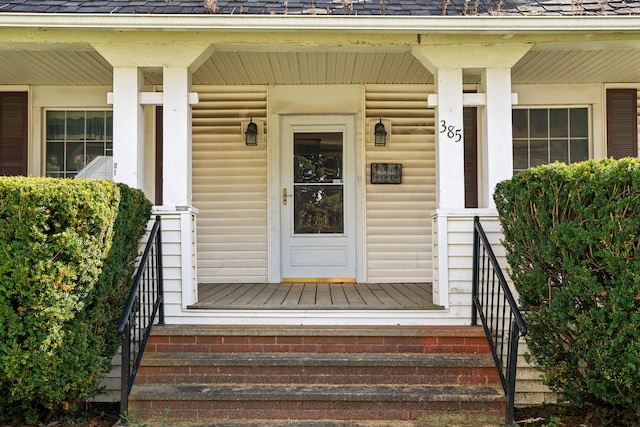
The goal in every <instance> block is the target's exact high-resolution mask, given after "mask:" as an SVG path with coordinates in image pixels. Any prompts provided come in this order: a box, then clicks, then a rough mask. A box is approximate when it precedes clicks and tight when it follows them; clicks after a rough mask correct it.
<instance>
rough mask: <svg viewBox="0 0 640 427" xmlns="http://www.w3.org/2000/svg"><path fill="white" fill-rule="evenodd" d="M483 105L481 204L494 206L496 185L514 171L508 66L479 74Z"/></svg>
mask: <svg viewBox="0 0 640 427" xmlns="http://www.w3.org/2000/svg"><path fill="white" fill-rule="evenodd" d="M481 91H483V92H484V93H485V95H486V104H485V107H484V108H483V109H482V149H481V150H480V152H481V153H482V168H481V170H482V171H483V174H484V179H482V180H480V182H481V188H480V206H482V207H489V208H495V202H494V200H493V192H494V191H495V188H496V184H497V183H498V182H500V181H504V180H505V179H509V178H511V176H512V174H513V145H512V129H511V104H512V96H511V68H487V69H485V70H484V72H483V73H482V89H481Z"/></svg>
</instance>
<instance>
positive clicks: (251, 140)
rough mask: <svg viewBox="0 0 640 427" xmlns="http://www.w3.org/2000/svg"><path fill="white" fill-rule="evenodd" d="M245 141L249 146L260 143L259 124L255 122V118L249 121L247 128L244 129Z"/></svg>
mask: <svg viewBox="0 0 640 427" xmlns="http://www.w3.org/2000/svg"><path fill="white" fill-rule="evenodd" d="M244 143H245V144H246V145H248V146H254V145H258V125H257V124H255V123H254V122H253V119H251V121H249V124H248V125H247V130H245V131H244Z"/></svg>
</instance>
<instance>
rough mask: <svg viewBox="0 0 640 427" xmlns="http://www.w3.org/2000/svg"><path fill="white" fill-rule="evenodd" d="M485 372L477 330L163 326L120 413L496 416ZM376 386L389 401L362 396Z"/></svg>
mask: <svg viewBox="0 0 640 427" xmlns="http://www.w3.org/2000/svg"><path fill="white" fill-rule="evenodd" d="M162 332H166V333H164V334H163V333H162ZM325 332H327V333H325ZM492 363H493V362H492V360H491V356H490V349H489V345H488V343H487V340H486V338H485V337H484V333H483V331H482V330H481V329H480V328H470V327H443V328H439V327H432V328H428V327H427V328H413V329H412V328H408V327H405V328H404V329H402V328H401V329H397V328H392V327H388V328H386V329H385V328H384V327H383V328H380V329H377V328H368V329H367V328H351V329H350V328H342V327H340V328H328V329H327V330H323V329H322V328H319V327H318V328H314V327H309V328H282V327H280V328H279V327H274V328H270V329H267V328H251V327H248V328H242V327H235V328H222V327H206V326H200V327H193V328H191V327H183V328H182V329H179V327H176V328H175V329H172V328H171V327H165V328H158V329H157V330H156V331H154V334H153V335H152V336H151V337H150V338H149V341H148V344H147V348H146V350H145V358H143V362H142V366H140V369H139V371H138V374H137V378H136V387H134V390H133V392H132V395H131V399H130V401H129V412H130V414H132V415H133V416H135V417H138V418H139V419H143V420H144V419H156V420H157V419H161V418H163V417H164V416H166V414H167V413H169V414H170V417H171V419H172V420H179V419H185V420H186V419H190V420H203V421H204V420H213V419H262V420H278V419H285V420H327V419H332V420H372V421H373V420H381V421H382V420H396V421H401V420H402V421H406V420H417V419H419V418H420V417H422V416H425V415H427V414H433V413H454V412H455V413H467V414H483V415H496V416H501V415H503V414H504V411H505V402H504V399H503V398H502V395H501V391H500V379H499V377H498V373H497V371H496V369H495V367H493V366H492ZM274 387H275V389H274ZM380 387H383V388H385V387H386V390H391V395H386V394H375V395H370V394H368V393H369V391H368V390H370V389H371V388H373V389H375V390H378V389H380ZM407 387H408V388H411V390H417V391H415V392H408V391H406V390H407ZM196 389H197V390H199V391H197V392H193V390H196ZM320 389H322V390H330V395H329V396H326V398H323V397H322V396H319V395H317V394H314V393H318V390H320ZM427 389H429V390H433V391H429V390H427ZM185 390H192V391H191V392H186V391H185ZM240 390H244V391H242V392H241V391H240ZM274 390H284V391H283V392H282V391H281V392H279V394H278V393H276V392H275V391H274ZM354 390H357V391H356V392H354ZM228 393H230V394H228Z"/></svg>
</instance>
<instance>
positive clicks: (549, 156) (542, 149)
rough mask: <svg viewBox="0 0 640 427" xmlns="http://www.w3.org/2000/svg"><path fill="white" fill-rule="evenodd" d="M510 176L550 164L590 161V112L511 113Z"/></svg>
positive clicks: (541, 110)
mask: <svg viewBox="0 0 640 427" xmlns="http://www.w3.org/2000/svg"><path fill="white" fill-rule="evenodd" d="M512 129H513V173H514V175H515V174H517V173H518V172H521V171H523V170H525V169H528V168H530V167H534V166H538V165H542V164H546V163H553V162H555V161H559V162H564V163H567V164H571V163H576V162H581V161H583V160H587V159H588V158H589V109H588V108H587V107H575V108H574V107H571V108H517V109H514V110H513V123H512Z"/></svg>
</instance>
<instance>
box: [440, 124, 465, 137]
mask: <svg viewBox="0 0 640 427" xmlns="http://www.w3.org/2000/svg"><path fill="white" fill-rule="evenodd" d="M440 133H443V134H445V136H446V137H447V138H449V139H452V140H453V142H460V141H462V129H459V128H456V127H455V126H450V125H447V122H446V121H445V120H440Z"/></svg>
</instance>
